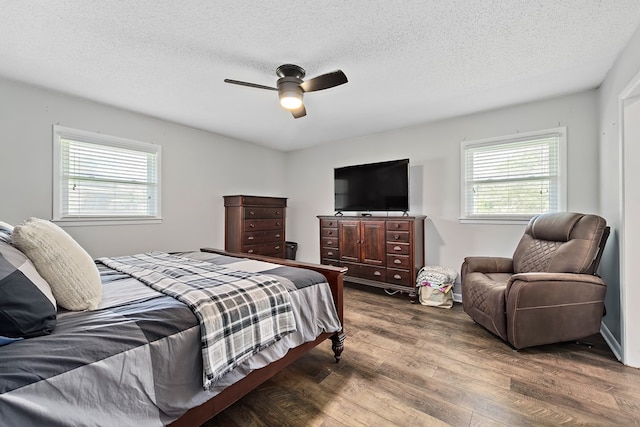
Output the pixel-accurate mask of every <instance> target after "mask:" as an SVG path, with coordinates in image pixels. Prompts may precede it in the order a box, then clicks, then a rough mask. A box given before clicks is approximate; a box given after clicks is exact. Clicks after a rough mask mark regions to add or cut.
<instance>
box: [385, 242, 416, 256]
mask: <svg viewBox="0 0 640 427" xmlns="http://www.w3.org/2000/svg"><path fill="white" fill-rule="evenodd" d="M410 252H411V246H410V245H409V244H408V243H392V242H387V254H395V255H409V253H410Z"/></svg>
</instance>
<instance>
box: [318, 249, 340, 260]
mask: <svg viewBox="0 0 640 427" xmlns="http://www.w3.org/2000/svg"><path fill="white" fill-rule="evenodd" d="M322 258H328V259H340V251H339V250H338V248H322Z"/></svg>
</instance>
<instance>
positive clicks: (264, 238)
mask: <svg viewBox="0 0 640 427" xmlns="http://www.w3.org/2000/svg"><path fill="white" fill-rule="evenodd" d="M274 242H278V243H282V242H283V234H282V231H281V230H268V231H248V232H245V233H242V244H244V245H255V244H258V243H274Z"/></svg>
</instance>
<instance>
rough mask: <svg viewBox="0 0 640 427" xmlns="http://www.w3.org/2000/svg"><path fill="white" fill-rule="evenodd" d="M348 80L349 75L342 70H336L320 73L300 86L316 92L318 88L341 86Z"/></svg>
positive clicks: (307, 90) (304, 89)
mask: <svg viewBox="0 0 640 427" xmlns="http://www.w3.org/2000/svg"><path fill="white" fill-rule="evenodd" d="M348 81H349V80H347V76H346V75H345V74H344V73H343V72H342V70H336V71H333V72H331V73H327V74H322V75H319V76H317V77H314V78H312V79H309V80H307V81H306V82H302V83H300V87H301V88H302V90H303V91H304V92H315V91H317V90H323V89H329V88H330V87H334V86H340V85H341V84H344V83H346V82H348Z"/></svg>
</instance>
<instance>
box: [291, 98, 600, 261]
mask: <svg viewBox="0 0 640 427" xmlns="http://www.w3.org/2000/svg"><path fill="white" fill-rule="evenodd" d="M558 126H566V127H567V138H568V169H569V171H568V174H569V177H568V189H569V197H568V209H569V210H572V211H579V212H589V213H598V209H599V204H598V202H599V196H598V188H599V178H598V175H599V171H598V168H599V163H598V135H597V96H596V91H595V90H590V91H586V92H581V93H578V94H573V95H569V96H564V97H560V98H554V99H549V100H545V101H540V102H535V103H530V104H525V105H519V106H515V107H510V108H504V109H500V110H494V111H488V112H483V113H480V114H474V115H470V116H465V117H459V118H455V119H450V120H445V121H440V122H436V123H429V124H423V125H420V126H415V127H410V128H405V129H400V130H395V131H391V132H385V133H380V134H376V135H371V136H367V137H362V138H356V139H350V140H345V141H339V142H336V143H333V144H329V145H323V146H320V147H315V148H309V149H305V150H299V151H293V152H289V153H287V183H288V187H287V195H288V197H290V203H289V206H290V208H289V211H288V215H289V224H288V234H287V239H289V240H293V241H297V242H298V243H299V247H298V259H300V260H302V261H308V262H319V259H320V247H319V245H320V243H319V240H320V239H319V225H318V220H317V218H316V215H320V214H325V215H326V214H329V215H331V214H333V168H334V167H337V166H345V165H351V164H357V163H368V162H375V161H383V160H391V159H398V158H407V157H408V158H409V159H410V162H411V169H410V174H411V178H410V184H411V189H410V192H411V194H410V196H411V207H410V214H424V215H427V216H428V221H427V227H426V233H425V241H426V248H425V250H426V263H427V264H442V265H446V266H450V267H453V268H455V269H459V267H460V265H461V263H462V261H463V259H464V257H465V256H470V255H495V256H511V255H512V253H513V250H514V249H515V247H516V245H517V243H518V241H519V239H520V237H521V236H522V232H523V230H524V225H480V224H460V222H459V221H458V218H459V216H460V161H459V158H460V142H461V141H463V140H465V139H466V140H472V139H481V138H488V137H495V136H501V135H508V134H513V133H516V132H527V131H534V130H540V129H547V128H554V127H558Z"/></svg>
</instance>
